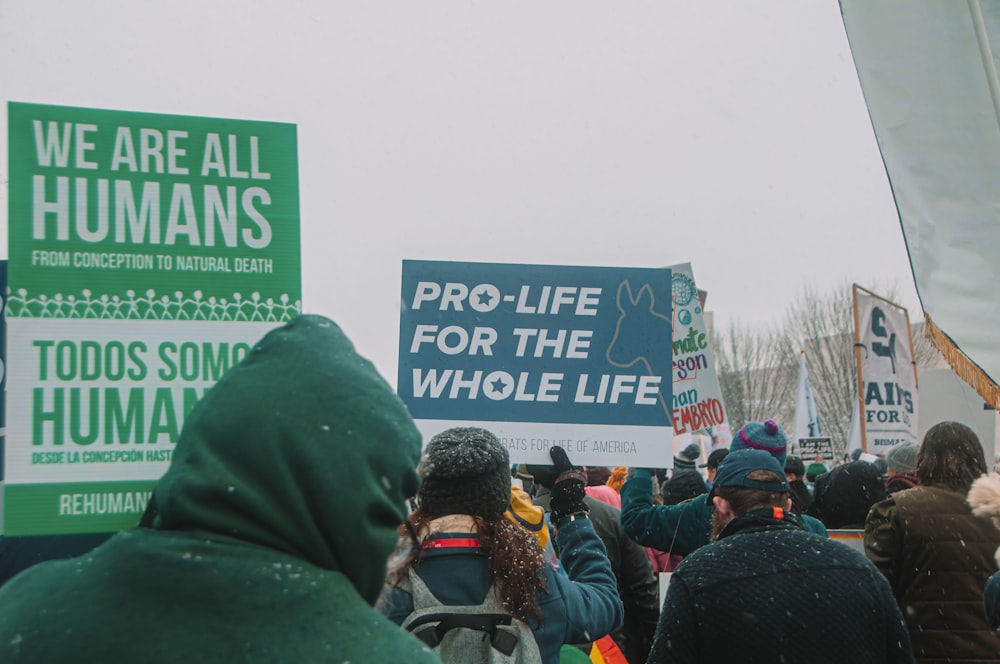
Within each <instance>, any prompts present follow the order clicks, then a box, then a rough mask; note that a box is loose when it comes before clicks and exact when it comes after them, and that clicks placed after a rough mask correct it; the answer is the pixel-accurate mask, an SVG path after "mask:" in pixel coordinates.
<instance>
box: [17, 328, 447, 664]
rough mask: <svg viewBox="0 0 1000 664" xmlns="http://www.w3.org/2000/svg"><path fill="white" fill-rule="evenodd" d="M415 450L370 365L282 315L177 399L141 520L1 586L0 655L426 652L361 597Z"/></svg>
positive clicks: (332, 336) (91, 657) (122, 657)
mask: <svg viewBox="0 0 1000 664" xmlns="http://www.w3.org/2000/svg"><path fill="white" fill-rule="evenodd" d="M419 456H420V434H419V433H418V431H417V429H416V427H415V426H414V424H413V421H412V420H411V418H410V416H409V415H408V414H407V411H406V408H405V407H404V405H403V403H402V402H401V401H400V400H399V398H398V397H397V396H396V395H395V393H394V392H393V390H392V388H391V387H390V386H389V385H388V384H387V383H386V382H385V380H384V379H383V378H382V377H381V376H380V375H379V374H378V372H377V371H376V370H375V368H374V366H373V365H372V364H371V363H370V362H369V361H368V360H366V359H364V358H362V357H360V356H359V355H358V354H357V353H356V352H355V350H354V347H353V345H352V344H351V342H350V341H349V340H348V339H347V337H346V336H345V335H344V333H343V332H342V331H341V329H340V328H339V327H338V326H337V325H336V324H335V323H333V322H332V321H330V320H328V319H326V318H323V317H320V316H309V315H306V316H299V317H297V318H296V319H294V320H292V321H291V322H289V323H288V324H286V325H284V326H283V327H280V328H277V329H275V330H272V331H271V332H269V333H268V334H267V335H266V336H265V337H264V338H263V339H262V340H261V341H260V342H259V343H258V344H257V345H256V346H255V347H254V348H253V349H252V350H251V352H250V353H249V354H248V355H247V357H245V358H244V359H243V361H242V362H240V363H239V364H238V365H237V366H235V367H233V368H232V369H231V370H230V371H229V372H227V373H226V374H225V375H224V376H223V377H222V378H221V379H220V380H219V382H218V383H217V384H216V385H215V386H214V387H213V388H212V389H211V390H209V391H208V392H207V394H206V395H205V397H204V398H203V399H202V400H201V401H200V402H199V403H198V404H197V405H196V406H195V408H194V409H193V410H192V412H191V414H190V415H189V416H188V418H187V419H186V421H185V423H184V427H183V430H182V432H181V435H180V440H179V441H178V442H177V446H176V449H175V451H174V454H173V458H172V461H171V464H170V467H169V468H168V470H167V472H166V474H165V475H164V476H163V477H162V478H161V479H160V481H159V482H158V484H157V486H156V489H155V491H154V501H155V505H156V510H157V511H156V514H155V517H154V518H152V519H151V527H139V528H135V529H132V530H127V531H123V532H120V533H118V534H117V535H115V536H114V537H112V538H111V539H110V540H108V541H107V542H106V543H104V544H103V545H101V546H99V547H98V548H97V549H95V550H94V551H92V552H91V553H89V554H85V555H83V556H81V557H78V558H73V559H69V560H61V561H50V562H45V563H40V564H38V565H36V566H34V567H31V568H30V569H28V570H26V571H24V572H22V573H21V574H20V575H18V576H16V577H15V578H14V579H12V580H11V581H10V582H8V583H7V584H5V585H4V586H3V588H2V589H0V661H3V662H5V663H12V662H46V663H50V664H51V663H53V662H106V661H120V662H186V663H189V662H338V663H339V662H347V661H350V662H366V663H379V662H393V663H396V662H437V661H438V659H437V657H436V656H434V655H433V654H431V653H430V652H429V651H427V650H426V649H425V648H424V646H423V644H422V643H420V642H419V641H418V640H417V639H416V638H415V637H413V636H411V635H410V634H407V633H405V632H404V631H402V630H401V629H400V628H399V627H397V626H396V625H394V624H392V623H391V622H390V621H389V620H387V619H386V618H384V617H383V616H381V615H380V614H378V613H377V612H376V611H375V610H374V609H373V608H372V605H373V604H374V602H375V600H376V599H377V598H378V595H379V591H380V589H381V588H382V584H383V582H384V580H385V574H386V559H387V557H388V555H389V553H390V551H392V548H393V546H394V545H395V543H396V528H397V526H398V525H399V524H400V523H402V521H403V520H404V518H405V517H406V509H405V502H406V499H407V498H409V497H411V496H413V495H414V494H415V493H416V490H417V486H418V478H417V473H416V465H417V461H418V460H419Z"/></svg>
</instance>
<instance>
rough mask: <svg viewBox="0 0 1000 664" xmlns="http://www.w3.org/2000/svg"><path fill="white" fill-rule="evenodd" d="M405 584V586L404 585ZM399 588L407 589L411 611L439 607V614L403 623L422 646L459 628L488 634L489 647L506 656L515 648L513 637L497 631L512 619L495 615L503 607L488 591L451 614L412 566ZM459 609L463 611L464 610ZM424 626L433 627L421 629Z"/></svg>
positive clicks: (432, 646)
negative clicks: (478, 601)
mask: <svg viewBox="0 0 1000 664" xmlns="http://www.w3.org/2000/svg"><path fill="white" fill-rule="evenodd" d="M407 581H409V583H406V582H407ZM407 586H409V587H407ZM400 587H401V588H402V589H403V590H408V591H409V592H410V593H411V595H412V596H413V608H414V610H415V611H416V610H420V609H427V608H430V607H433V606H440V607H441V608H442V610H441V611H438V612H435V613H424V614H423V615H421V616H419V617H416V618H414V619H413V620H407V621H404V622H403V627H404V628H405V629H406V630H408V631H410V632H412V633H413V635H414V636H416V637H417V638H419V639H420V640H421V641H423V642H424V643H426V644H427V645H428V647H430V648H434V647H436V646H437V645H438V644H439V643H441V640H442V639H444V637H445V634H447V633H448V632H449V631H451V630H453V629H456V628H459V627H465V628H467V629H473V630H476V631H479V632H484V633H485V634H488V635H489V637H490V644H491V645H492V646H493V647H494V648H495V649H496V650H498V651H499V652H501V653H503V654H504V655H507V656H508V657H509V656H510V654H511V653H512V652H514V648H516V647H517V641H518V637H517V634H515V633H513V632H511V631H509V630H504V629H498V628H499V627H500V626H501V625H505V626H510V625H511V624H513V616H511V615H510V614H509V613H495V612H496V611H502V610H503V607H502V606H501V605H500V604H499V603H498V602H497V599H496V597H495V596H494V591H493V590H492V589H490V591H489V592H488V593H487V595H486V599H485V600H484V601H483V603H482V604H480V605H478V606H474V607H454V609H453V610H452V611H448V606H447V605H445V604H441V602H440V601H439V600H438V599H437V598H436V597H435V596H434V593H432V592H431V590H430V588H428V587H427V584H426V583H424V580H423V579H421V578H420V575H419V574H417V573H416V571H414V569H413V568H412V567H411V568H410V569H409V574H408V575H407V578H404V579H403V583H402V584H400ZM469 608H472V609H482V610H483V611H484V612H483V613H476V612H470V611H469ZM461 609H464V611H463V610H461ZM427 623H437V624H436V625H429V626H425V625H427ZM422 626H423V627H422ZM421 627H422V628H421Z"/></svg>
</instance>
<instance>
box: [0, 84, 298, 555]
mask: <svg viewBox="0 0 1000 664" xmlns="http://www.w3.org/2000/svg"><path fill="white" fill-rule="evenodd" d="M8 118H9V127H8V134H9V141H8V144H9V158H10V186H9V194H10V195H9V206H10V208H9V211H10V212H9V219H10V221H9V225H8V226H9V230H8V232H9V247H10V262H9V287H8V291H7V296H8V300H7V311H6V314H7V324H8V337H7V343H8V352H7V357H8V366H7V371H8V374H7V438H6V445H5V449H4V461H5V463H4V475H5V476H4V477H3V480H4V485H3V488H4V500H3V515H2V522H0V528H2V532H3V533H4V534H5V535H34V534H58V533H81V532H108V531H113V530H117V529H120V528H126V527H130V526H133V525H135V524H136V523H137V521H138V519H139V517H140V515H141V514H142V512H143V511H144V509H145V507H146V504H147V502H148V500H149V497H150V495H151V492H152V489H153V486H154V485H155V483H156V480H157V479H158V478H159V477H160V476H161V475H162V474H163V472H164V471H165V470H166V468H167V465H168V464H169V462H170V458H171V455H172V452H173V447H174V445H175V444H176V442H177V438H178V436H179V432H180V429H181V426H182V425H183V421H184V417H185V415H186V414H187V413H188V412H190V410H191V408H193V406H194V404H195V403H196V402H197V401H198V399H199V398H200V397H201V396H202V395H203V394H204V392H205V390H207V389H208V388H209V387H210V386H211V385H212V384H214V382H215V381H216V380H217V379H218V378H219V377H220V376H221V375H222V374H223V373H224V372H225V371H226V369H228V368H229V367H231V366H233V365H234V364H235V363H237V362H238V361H239V360H240V359H241V358H242V357H243V356H244V355H245V354H246V353H247V352H248V351H249V349H250V347H251V346H252V345H253V343H254V342H256V341H257V340H258V339H259V338H260V337H261V336H263V334H264V333H265V332H266V331H267V330H269V329H271V328H273V327H274V326H276V325H277V324H280V323H282V322H284V321H287V320H289V319H290V318H292V317H293V316H295V315H296V314H298V313H299V312H300V310H301V264H300V240H299V233H300V229H299V200H298V166H297V148H296V129H295V126H294V125H291V124H284V123H273V122H257V121H248V120H229V119H219V118H206V117H193V116H178V115H157V114H151V113H134V112H125V111H112V110H98V109H86V108H71V107H62V106H46V105H37V104H23V103H13V102H12V103H10V104H9V107H8Z"/></svg>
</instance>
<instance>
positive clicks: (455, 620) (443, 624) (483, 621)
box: [406, 613, 517, 657]
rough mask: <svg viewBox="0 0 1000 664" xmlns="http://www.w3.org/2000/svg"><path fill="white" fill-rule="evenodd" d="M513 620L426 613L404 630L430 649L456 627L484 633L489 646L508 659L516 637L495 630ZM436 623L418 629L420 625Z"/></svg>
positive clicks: (499, 616) (501, 615)
mask: <svg viewBox="0 0 1000 664" xmlns="http://www.w3.org/2000/svg"><path fill="white" fill-rule="evenodd" d="M512 620H513V618H512V617H511V616H510V615H509V614H504V613H427V614H424V615H423V616H421V617H420V618H417V619H416V620H414V621H413V622H412V623H410V624H409V625H407V627H406V629H408V630H410V631H411V632H413V635H414V636H416V637H417V638H418V639H420V640H421V641H423V642H424V643H426V644H427V645H428V647H430V648H434V647H436V646H437V645H438V644H439V643H441V640H442V639H443V638H444V636H445V634H447V633H448V632H449V631H451V630H453V629H455V628H457V627H465V628H467V629H474V630H476V631H479V632H485V633H486V634H488V635H489V637H490V644H491V645H492V646H493V647H494V648H496V649H497V650H499V651H500V652H502V653H503V654H504V655H507V656H508V657H509V656H510V654H511V653H512V652H514V648H515V647H516V646H517V636H515V635H514V634H512V633H511V632H508V631H505V630H501V629H497V626H499V625H510V624H511V622H512ZM429 622H436V623H437V624H436V625H431V626H428V627H424V628H423V629H420V626H421V625H426V624H427V623H429Z"/></svg>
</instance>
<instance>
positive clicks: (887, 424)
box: [854, 286, 919, 455]
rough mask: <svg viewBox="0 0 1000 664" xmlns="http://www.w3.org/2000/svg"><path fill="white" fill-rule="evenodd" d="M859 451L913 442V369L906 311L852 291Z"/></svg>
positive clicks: (856, 289) (881, 450) (876, 451)
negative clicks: (855, 324) (860, 446)
mask: <svg viewBox="0 0 1000 664" xmlns="http://www.w3.org/2000/svg"><path fill="white" fill-rule="evenodd" d="M854 306H855V320H856V321H857V329H856V331H855V349H856V351H857V353H858V355H859V361H858V367H859V380H858V389H859V394H860V399H859V400H860V409H861V431H862V440H863V444H864V449H865V450H866V451H868V452H872V453H874V454H880V455H884V454H885V453H886V452H888V451H889V450H890V449H892V448H893V447H894V446H895V445H897V444H899V443H904V442H912V443H918V442H919V440H918V437H917V369H916V364H914V362H913V346H912V344H911V341H910V322H909V317H908V315H907V311H906V309H904V308H902V307H900V306H898V305H896V304H893V303H892V302H890V301H888V300H885V299H883V298H881V297H879V296H877V295H875V294H874V293H872V292H870V291H867V290H865V289H863V288H860V287H858V286H854Z"/></svg>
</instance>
